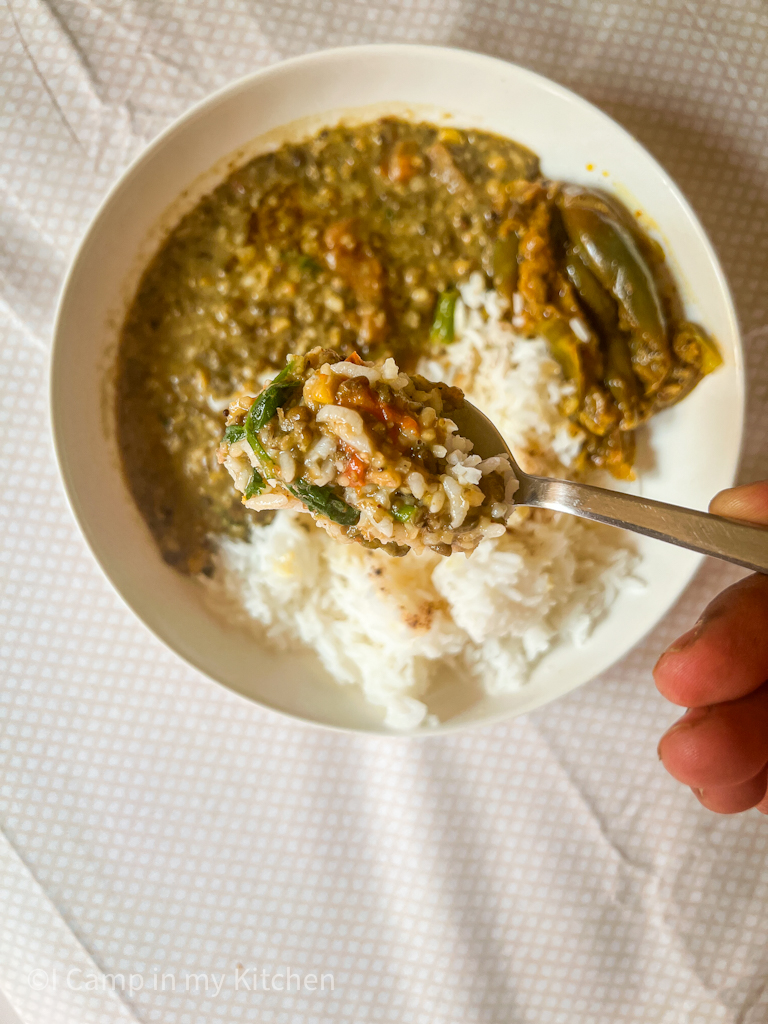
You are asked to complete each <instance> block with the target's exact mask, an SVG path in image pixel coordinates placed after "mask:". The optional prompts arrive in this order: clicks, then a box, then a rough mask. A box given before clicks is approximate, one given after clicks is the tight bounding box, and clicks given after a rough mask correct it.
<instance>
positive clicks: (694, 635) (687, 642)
mask: <svg viewBox="0 0 768 1024" xmlns="http://www.w3.org/2000/svg"><path fill="white" fill-rule="evenodd" d="M702 629H704V620H703V619H699V621H698V622H697V623H696V625H695V626H694V627H693V628H692V629H689V630H688V632H687V633H683V635H682V636H680V637H678V638H677V640H675V642H674V643H673V644H670V645H669V647H668V648H667V649H666V651H665V652H664V654H679V653H680V651H685V650H687V649H688V648H689V647H691V646H692V645H693V644H695V643H696V641H697V640H698V639H699V637H700V636H701V631H702ZM664 654H662V658H663V657H664Z"/></svg>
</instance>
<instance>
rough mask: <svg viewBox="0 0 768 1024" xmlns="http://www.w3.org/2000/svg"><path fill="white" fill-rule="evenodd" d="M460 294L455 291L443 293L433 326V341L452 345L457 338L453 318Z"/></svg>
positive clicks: (431, 333)
mask: <svg viewBox="0 0 768 1024" xmlns="http://www.w3.org/2000/svg"><path fill="white" fill-rule="evenodd" d="M458 297H459V293H458V292H457V291H456V290H455V289H450V290H449V291H447V292H442V294H441V295H440V297H439V298H438V300H437V306H436V307H435V319H434V322H433V324H432V330H431V332H430V338H431V339H432V341H439V342H442V343H443V344H444V345H450V344H451V342H452V341H453V340H454V338H455V333H454V327H453V316H454V313H455V312H456V300H457V299H458Z"/></svg>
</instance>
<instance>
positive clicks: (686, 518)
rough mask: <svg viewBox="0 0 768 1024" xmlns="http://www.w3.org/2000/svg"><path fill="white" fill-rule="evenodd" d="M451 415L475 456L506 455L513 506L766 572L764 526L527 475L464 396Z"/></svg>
mask: <svg viewBox="0 0 768 1024" xmlns="http://www.w3.org/2000/svg"><path fill="white" fill-rule="evenodd" d="M451 418H452V419H454V420H455V421H456V423H457V425H458V427H459V431H460V433H461V434H462V435H463V436H464V437H468V438H469V439H470V440H471V441H473V442H474V445H475V449H474V450H475V452H476V453H477V454H478V455H480V456H481V458H484V459H487V458H491V457H492V456H494V455H502V454H506V455H508V456H509V459H510V461H511V463H512V468H513V470H514V471H515V476H516V477H517V479H518V480H519V481H520V487H519V490H518V491H517V492H516V493H515V503H516V504H518V505H530V506H531V507H532V508H549V509H553V510H554V511H555V512H569V513H570V514H571V515H574V516H580V517H581V518H582V519H594V520H595V521H596V522H598V523H607V524H608V525H609V526H620V527H621V528H622V529H624V530H633V531H634V532H635V533H642V534H645V536H646V537H655V538H656V540H664V541H667V543H668V544H677V546H678V547H681V548H690V549H691V551H699V552H700V553H701V554H703V555H714V556H715V558H723V559H725V560H726V561H727V562H735V563H736V565H743V566H744V567H745V568H747V569H754V570H756V571H757V572H765V573H768V527H764V526H750V525H748V524H747V523H742V522H737V521H736V520H733V519H725V518H724V517H723V516H715V515H712V514H711V513H709V512H699V511H697V510H696V509H691V508H679V507H678V506H677V505H667V504H665V503H664V502H663V501H653V500H652V499H651V498H642V497H640V496H639V495H636V494H623V493H622V492H620V491H609V490H606V489H605V488H603V487H592V486H590V485H589V484H577V483H573V482H572V481H570V480H548V479H547V478H546V477H542V476H531V475H530V474H528V473H523V471H522V470H521V469H520V467H519V466H518V465H517V463H516V462H515V460H514V458H513V456H512V453H511V452H510V450H509V448H508V447H507V444H506V442H505V441H504V438H503V437H502V436H501V434H500V433H499V432H498V430H497V429H496V427H495V426H494V425H493V423H492V422H491V421H490V420H489V419H488V417H487V416H486V415H485V414H484V413H482V412H480V410H479V409H477V408H476V407H475V406H474V405H471V404H470V403H469V402H467V401H466V400H465V402H464V405H463V407H462V408H461V409H459V410H457V411H456V412H453V413H451Z"/></svg>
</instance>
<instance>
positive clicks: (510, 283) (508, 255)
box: [493, 231, 520, 302]
mask: <svg viewBox="0 0 768 1024" xmlns="http://www.w3.org/2000/svg"><path fill="white" fill-rule="evenodd" d="M519 249H520V240H519V239H518V237H517V235H516V234H515V232H514V231H510V232H509V234H508V235H506V236H505V237H504V238H497V239H496V242H495V244H494V247H493V285H494V288H495V289H496V291H497V292H500V293H501V294H502V295H503V296H504V297H505V298H506V299H507V301H508V302H511V301H512V296H513V294H514V292H515V289H516V288H517V275H518V267H519V265H518V262H517V254H518V251H519Z"/></svg>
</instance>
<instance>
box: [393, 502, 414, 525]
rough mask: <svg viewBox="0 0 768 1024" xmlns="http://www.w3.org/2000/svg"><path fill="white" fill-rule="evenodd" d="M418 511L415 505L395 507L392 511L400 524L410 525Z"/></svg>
mask: <svg viewBox="0 0 768 1024" xmlns="http://www.w3.org/2000/svg"><path fill="white" fill-rule="evenodd" d="M418 511H419V510H418V508H416V506H415V505H393V506H392V508H391V509H390V512H391V513H392V515H393V517H394V518H395V519H396V520H397V521H398V523H410V522H411V521H412V520H413V519H414V518H415V517H416V513H417V512H418Z"/></svg>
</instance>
